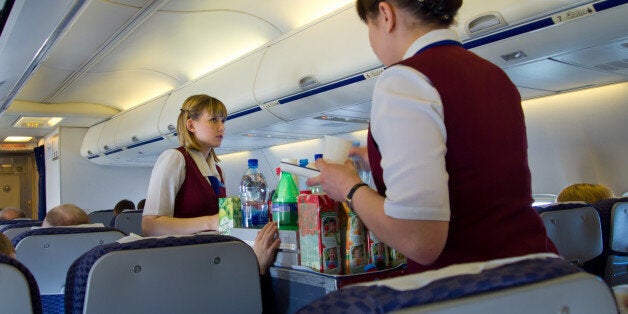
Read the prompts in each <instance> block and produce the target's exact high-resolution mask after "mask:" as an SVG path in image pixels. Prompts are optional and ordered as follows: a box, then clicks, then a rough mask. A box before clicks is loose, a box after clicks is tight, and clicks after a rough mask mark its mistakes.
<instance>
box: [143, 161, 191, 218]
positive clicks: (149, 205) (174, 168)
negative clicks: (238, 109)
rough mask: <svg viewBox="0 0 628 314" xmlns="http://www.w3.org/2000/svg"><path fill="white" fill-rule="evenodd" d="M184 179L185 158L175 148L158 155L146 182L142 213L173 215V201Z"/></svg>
mask: <svg viewBox="0 0 628 314" xmlns="http://www.w3.org/2000/svg"><path fill="white" fill-rule="evenodd" d="M183 180H185V159H184V158H183V155H182V154H181V153H180V152H179V151H177V150H176V149H168V150H166V151H164V152H163V153H161V155H159V158H158V159H157V162H156V163H155V166H154V167H153V171H152V173H151V175H150V181H149V183H148V192H147V193H146V204H145V205H144V213H143V214H144V215H159V216H169V217H173V216H174V201H175V198H176V196H177V193H178V192H179V189H180V188H181V185H182V184H183Z"/></svg>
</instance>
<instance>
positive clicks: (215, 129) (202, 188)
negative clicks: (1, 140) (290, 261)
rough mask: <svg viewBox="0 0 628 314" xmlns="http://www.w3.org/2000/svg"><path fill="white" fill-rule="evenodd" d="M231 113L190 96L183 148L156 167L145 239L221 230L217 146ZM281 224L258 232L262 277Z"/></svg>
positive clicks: (184, 110)
mask: <svg viewBox="0 0 628 314" xmlns="http://www.w3.org/2000/svg"><path fill="white" fill-rule="evenodd" d="M226 118H227V109H226V107H225V105H224V104H223V103H222V102H221V101H220V100H218V99H216V98H214V97H211V96H208V95H194V96H190V97H188V98H187V99H186V100H185V101H184V102H183V105H182V107H181V112H180V113H179V117H178V119H177V135H178V137H179V144H180V147H178V148H176V149H168V150H166V151H164V152H163V153H162V154H161V155H160V156H159V158H158V159H157V162H156V163H155V166H154V168H153V171H152V174H151V177H150V182H149V185H148V192H147V196H146V204H145V206H144V212H143V217H142V232H143V234H144V236H159V235H175V234H194V233H197V232H202V231H208V230H218V199H219V198H220V197H225V193H226V192H225V187H224V177H223V174H222V170H221V169H220V166H218V165H217V162H218V161H219V159H218V156H216V153H215V151H214V148H216V147H219V146H220V144H221V143H222V139H223V135H224V131H225V119H226ZM277 230H278V229H277V225H276V224H275V223H268V224H267V225H266V226H264V228H262V229H261V230H260V232H259V233H258V236H257V239H256V241H255V246H254V248H253V249H254V251H255V254H256V255H257V258H258V262H259V266H260V274H265V273H266V270H267V269H268V267H269V266H270V264H271V263H272V262H273V259H274V254H275V251H276V250H277V249H278V248H279V243H280V240H279V238H278V237H276V235H277V232H278V231H277Z"/></svg>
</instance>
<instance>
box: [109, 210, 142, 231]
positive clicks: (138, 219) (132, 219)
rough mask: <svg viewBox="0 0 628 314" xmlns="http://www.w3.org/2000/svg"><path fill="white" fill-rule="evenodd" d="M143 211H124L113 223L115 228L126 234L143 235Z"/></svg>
mask: <svg viewBox="0 0 628 314" xmlns="http://www.w3.org/2000/svg"><path fill="white" fill-rule="evenodd" d="M142 213H143V210H141V209H140V210H124V211H122V212H121V213H119V214H118V215H117V216H116V218H115V220H114V223H113V227H114V228H116V229H119V230H122V231H124V233H126V234H131V233H135V234H137V235H142Z"/></svg>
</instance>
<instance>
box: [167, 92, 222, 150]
mask: <svg viewBox="0 0 628 314" xmlns="http://www.w3.org/2000/svg"><path fill="white" fill-rule="evenodd" d="M204 112H207V113H208V114H209V115H210V116H216V117H222V118H225V119H226V118H227V107H225V104H223V103H222V101H220V100H218V99H216V98H214V97H211V96H208V95H202V94H201V95H194V96H190V97H188V98H187V99H186V100H185V101H184V102H183V105H182V106H181V112H180V113H179V118H178V119H177V133H178V136H179V145H181V146H183V147H185V148H192V149H196V150H201V146H200V145H199V143H198V141H197V140H196V137H195V136H194V133H193V132H191V131H190V130H188V128H187V121H188V119H192V120H195V121H196V120H198V119H199V118H200V117H201V116H202V115H203V113H204ZM210 156H211V157H212V158H214V160H215V161H219V160H218V156H216V153H215V152H214V149H213V148H212V149H211V151H210Z"/></svg>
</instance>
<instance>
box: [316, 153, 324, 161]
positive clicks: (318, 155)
mask: <svg viewBox="0 0 628 314" xmlns="http://www.w3.org/2000/svg"><path fill="white" fill-rule="evenodd" d="M319 158H323V154H315V155H314V160H317V159H319Z"/></svg>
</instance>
